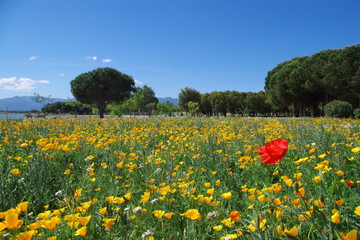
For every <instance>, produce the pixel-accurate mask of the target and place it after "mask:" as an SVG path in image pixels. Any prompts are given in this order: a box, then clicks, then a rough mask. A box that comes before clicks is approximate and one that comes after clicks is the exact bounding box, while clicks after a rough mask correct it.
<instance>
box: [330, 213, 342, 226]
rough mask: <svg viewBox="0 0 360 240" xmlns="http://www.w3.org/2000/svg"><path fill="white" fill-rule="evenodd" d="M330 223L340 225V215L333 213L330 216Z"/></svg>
mask: <svg viewBox="0 0 360 240" xmlns="http://www.w3.org/2000/svg"><path fill="white" fill-rule="evenodd" d="M331 221H332V222H333V223H340V214H339V213H338V212H335V213H334V214H333V215H332V216H331Z"/></svg>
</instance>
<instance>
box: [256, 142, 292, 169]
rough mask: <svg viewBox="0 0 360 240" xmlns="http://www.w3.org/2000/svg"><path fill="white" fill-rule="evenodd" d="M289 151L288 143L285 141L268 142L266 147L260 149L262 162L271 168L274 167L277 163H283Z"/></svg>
mask: <svg viewBox="0 0 360 240" xmlns="http://www.w3.org/2000/svg"><path fill="white" fill-rule="evenodd" d="M287 150H288V141H287V140H285V139H275V140H274V141H271V142H268V143H266V144H265V146H263V147H261V148H259V150H258V152H259V154H260V158H261V161H262V162H263V163H265V164H269V165H270V166H274V165H275V163H277V162H279V161H281V159H282V158H283V157H284V156H285V154H286V151H287Z"/></svg>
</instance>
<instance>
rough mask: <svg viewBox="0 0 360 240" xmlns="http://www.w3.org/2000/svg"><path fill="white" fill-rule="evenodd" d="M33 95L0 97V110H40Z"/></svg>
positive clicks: (174, 101)
mask: <svg viewBox="0 0 360 240" xmlns="http://www.w3.org/2000/svg"><path fill="white" fill-rule="evenodd" d="M32 98H33V97H30V96H23V97H19V96H16V97H11V98H3V99H0V111H6V109H7V110H8V111H11V112H26V111H31V110H37V111H40V110H41V108H42V107H43V106H45V105H46V103H45V104H41V103H36V102H34V101H33V99H32ZM158 99H159V102H160V103H165V102H166V101H169V102H171V103H173V104H174V105H176V106H177V105H178V104H179V99H177V98H171V97H165V98H158ZM52 100H53V101H52V102H58V101H59V102H65V101H66V99H62V98H53V99H52Z"/></svg>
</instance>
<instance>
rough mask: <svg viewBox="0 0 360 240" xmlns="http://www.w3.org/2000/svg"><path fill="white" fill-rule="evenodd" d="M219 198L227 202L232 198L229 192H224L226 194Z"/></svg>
mask: <svg viewBox="0 0 360 240" xmlns="http://www.w3.org/2000/svg"><path fill="white" fill-rule="evenodd" d="M221 197H222V198H224V199H227V200H229V199H231V198H232V194H231V192H226V193H223V194H221Z"/></svg>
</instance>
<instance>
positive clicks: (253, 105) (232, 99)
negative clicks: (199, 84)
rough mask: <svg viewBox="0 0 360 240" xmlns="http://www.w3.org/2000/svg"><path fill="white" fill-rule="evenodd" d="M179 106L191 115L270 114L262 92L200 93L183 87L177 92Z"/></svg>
mask: <svg viewBox="0 0 360 240" xmlns="http://www.w3.org/2000/svg"><path fill="white" fill-rule="evenodd" d="M179 105H180V108H181V109H182V110H183V111H185V112H188V113H189V114H191V115H192V116H199V115H206V116H227V114H230V115H241V116H259V115H267V114H271V106H270V104H268V103H267V100H266V95H265V93H264V92H262V91H261V92H255V93H254V92H237V91H224V92H217V91H215V92H211V93H204V94H201V93H200V92H198V91H197V90H195V89H192V88H188V87H186V88H184V89H181V90H180V93H179Z"/></svg>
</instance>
